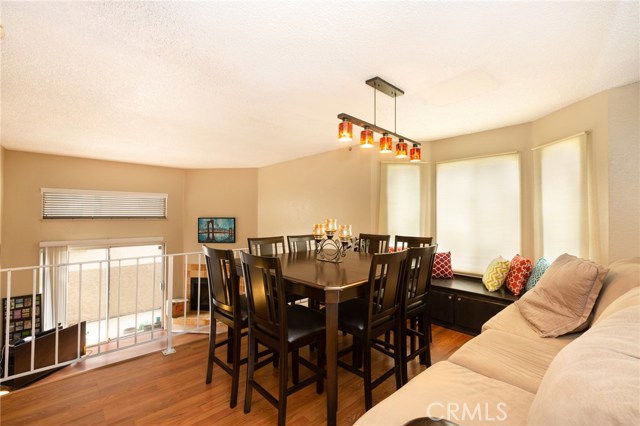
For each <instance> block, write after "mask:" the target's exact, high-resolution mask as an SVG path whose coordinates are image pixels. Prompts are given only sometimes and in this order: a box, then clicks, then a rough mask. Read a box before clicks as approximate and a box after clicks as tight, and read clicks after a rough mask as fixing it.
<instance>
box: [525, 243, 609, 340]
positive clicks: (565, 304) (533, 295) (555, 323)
mask: <svg viewBox="0 0 640 426" xmlns="http://www.w3.org/2000/svg"><path fill="white" fill-rule="evenodd" d="M607 271H608V269H607V268H604V267H602V266H600V265H598V264H597V263H595V262H591V261H589V260H585V259H579V258H577V257H575V256H572V255H569V254H566V253H565V254H563V255H561V256H559V257H558V258H557V259H556V260H555V261H554V262H553V263H552V264H551V266H550V267H549V269H547V271H546V272H545V273H544V275H543V276H542V278H540V281H539V282H538V284H537V285H536V286H535V287H534V288H533V289H532V290H531V291H529V292H527V293H525V294H524V296H522V297H521V298H520V300H518V301H516V302H515V304H516V305H517V306H518V308H519V309H520V313H521V314H522V316H523V317H524V318H525V319H526V320H527V321H528V322H529V323H530V324H531V325H532V326H533V328H534V329H535V330H536V331H537V332H538V335H539V336H540V337H556V336H561V335H563V334H567V333H573V332H578V331H582V330H584V329H586V328H587V327H589V324H590V322H591V321H590V320H591V311H592V309H593V306H594V304H595V302H596V299H597V298H598V294H599V293H600V289H601V288H602V283H603V281H604V278H605V276H606V275H607Z"/></svg>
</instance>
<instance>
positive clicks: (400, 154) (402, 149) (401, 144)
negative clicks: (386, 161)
mask: <svg viewBox="0 0 640 426" xmlns="http://www.w3.org/2000/svg"><path fill="white" fill-rule="evenodd" d="M396 158H407V143H406V142H405V141H404V139H400V140H399V141H398V143H397V144H396Z"/></svg>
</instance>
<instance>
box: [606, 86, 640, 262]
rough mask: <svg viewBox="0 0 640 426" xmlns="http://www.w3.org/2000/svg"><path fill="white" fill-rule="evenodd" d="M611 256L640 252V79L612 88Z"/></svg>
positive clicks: (610, 142)
mask: <svg viewBox="0 0 640 426" xmlns="http://www.w3.org/2000/svg"><path fill="white" fill-rule="evenodd" d="M608 122H609V145H608V157H609V162H608V170H609V173H608V176H609V188H608V189H609V260H610V261H612V262H613V261H615V260H618V259H621V258H624V257H627V256H640V83H635V84H631V85H628V86H624V87H620V88H617V89H613V90H610V91H609V118H608Z"/></svg>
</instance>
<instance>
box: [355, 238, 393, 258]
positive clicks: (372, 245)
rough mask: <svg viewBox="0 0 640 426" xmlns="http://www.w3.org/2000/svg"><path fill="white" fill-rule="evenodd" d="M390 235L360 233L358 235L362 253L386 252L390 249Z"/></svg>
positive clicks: (359, 248) (359, 249)
mask: <svg viewBox="0 0 640 426" xmlns="http://www.w3.org/2000/svg"><path fill="white" fill-rule="evenodd" d="M390 239H391V236H390V235H379V234H360V236H359V237H358V251H360V252H362V253H369V254H375V253H386V252H388V251H389V240H390Z"/></svg>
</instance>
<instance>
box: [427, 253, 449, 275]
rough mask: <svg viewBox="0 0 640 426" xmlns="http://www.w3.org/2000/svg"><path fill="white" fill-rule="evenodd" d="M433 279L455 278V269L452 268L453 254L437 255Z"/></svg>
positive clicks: (434, 262)
mask: <svg viewBox="0 0 640 426" xmlns="http://www.w3.org/2000/svg"><path fill="white" fill-rule="evenodd" d="M431 276H432V277H433V278H453V268H451V252H450V251H448V252H446V253H436V256H435V259H434V261H433V272H432V273H431Z"/></svg>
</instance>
